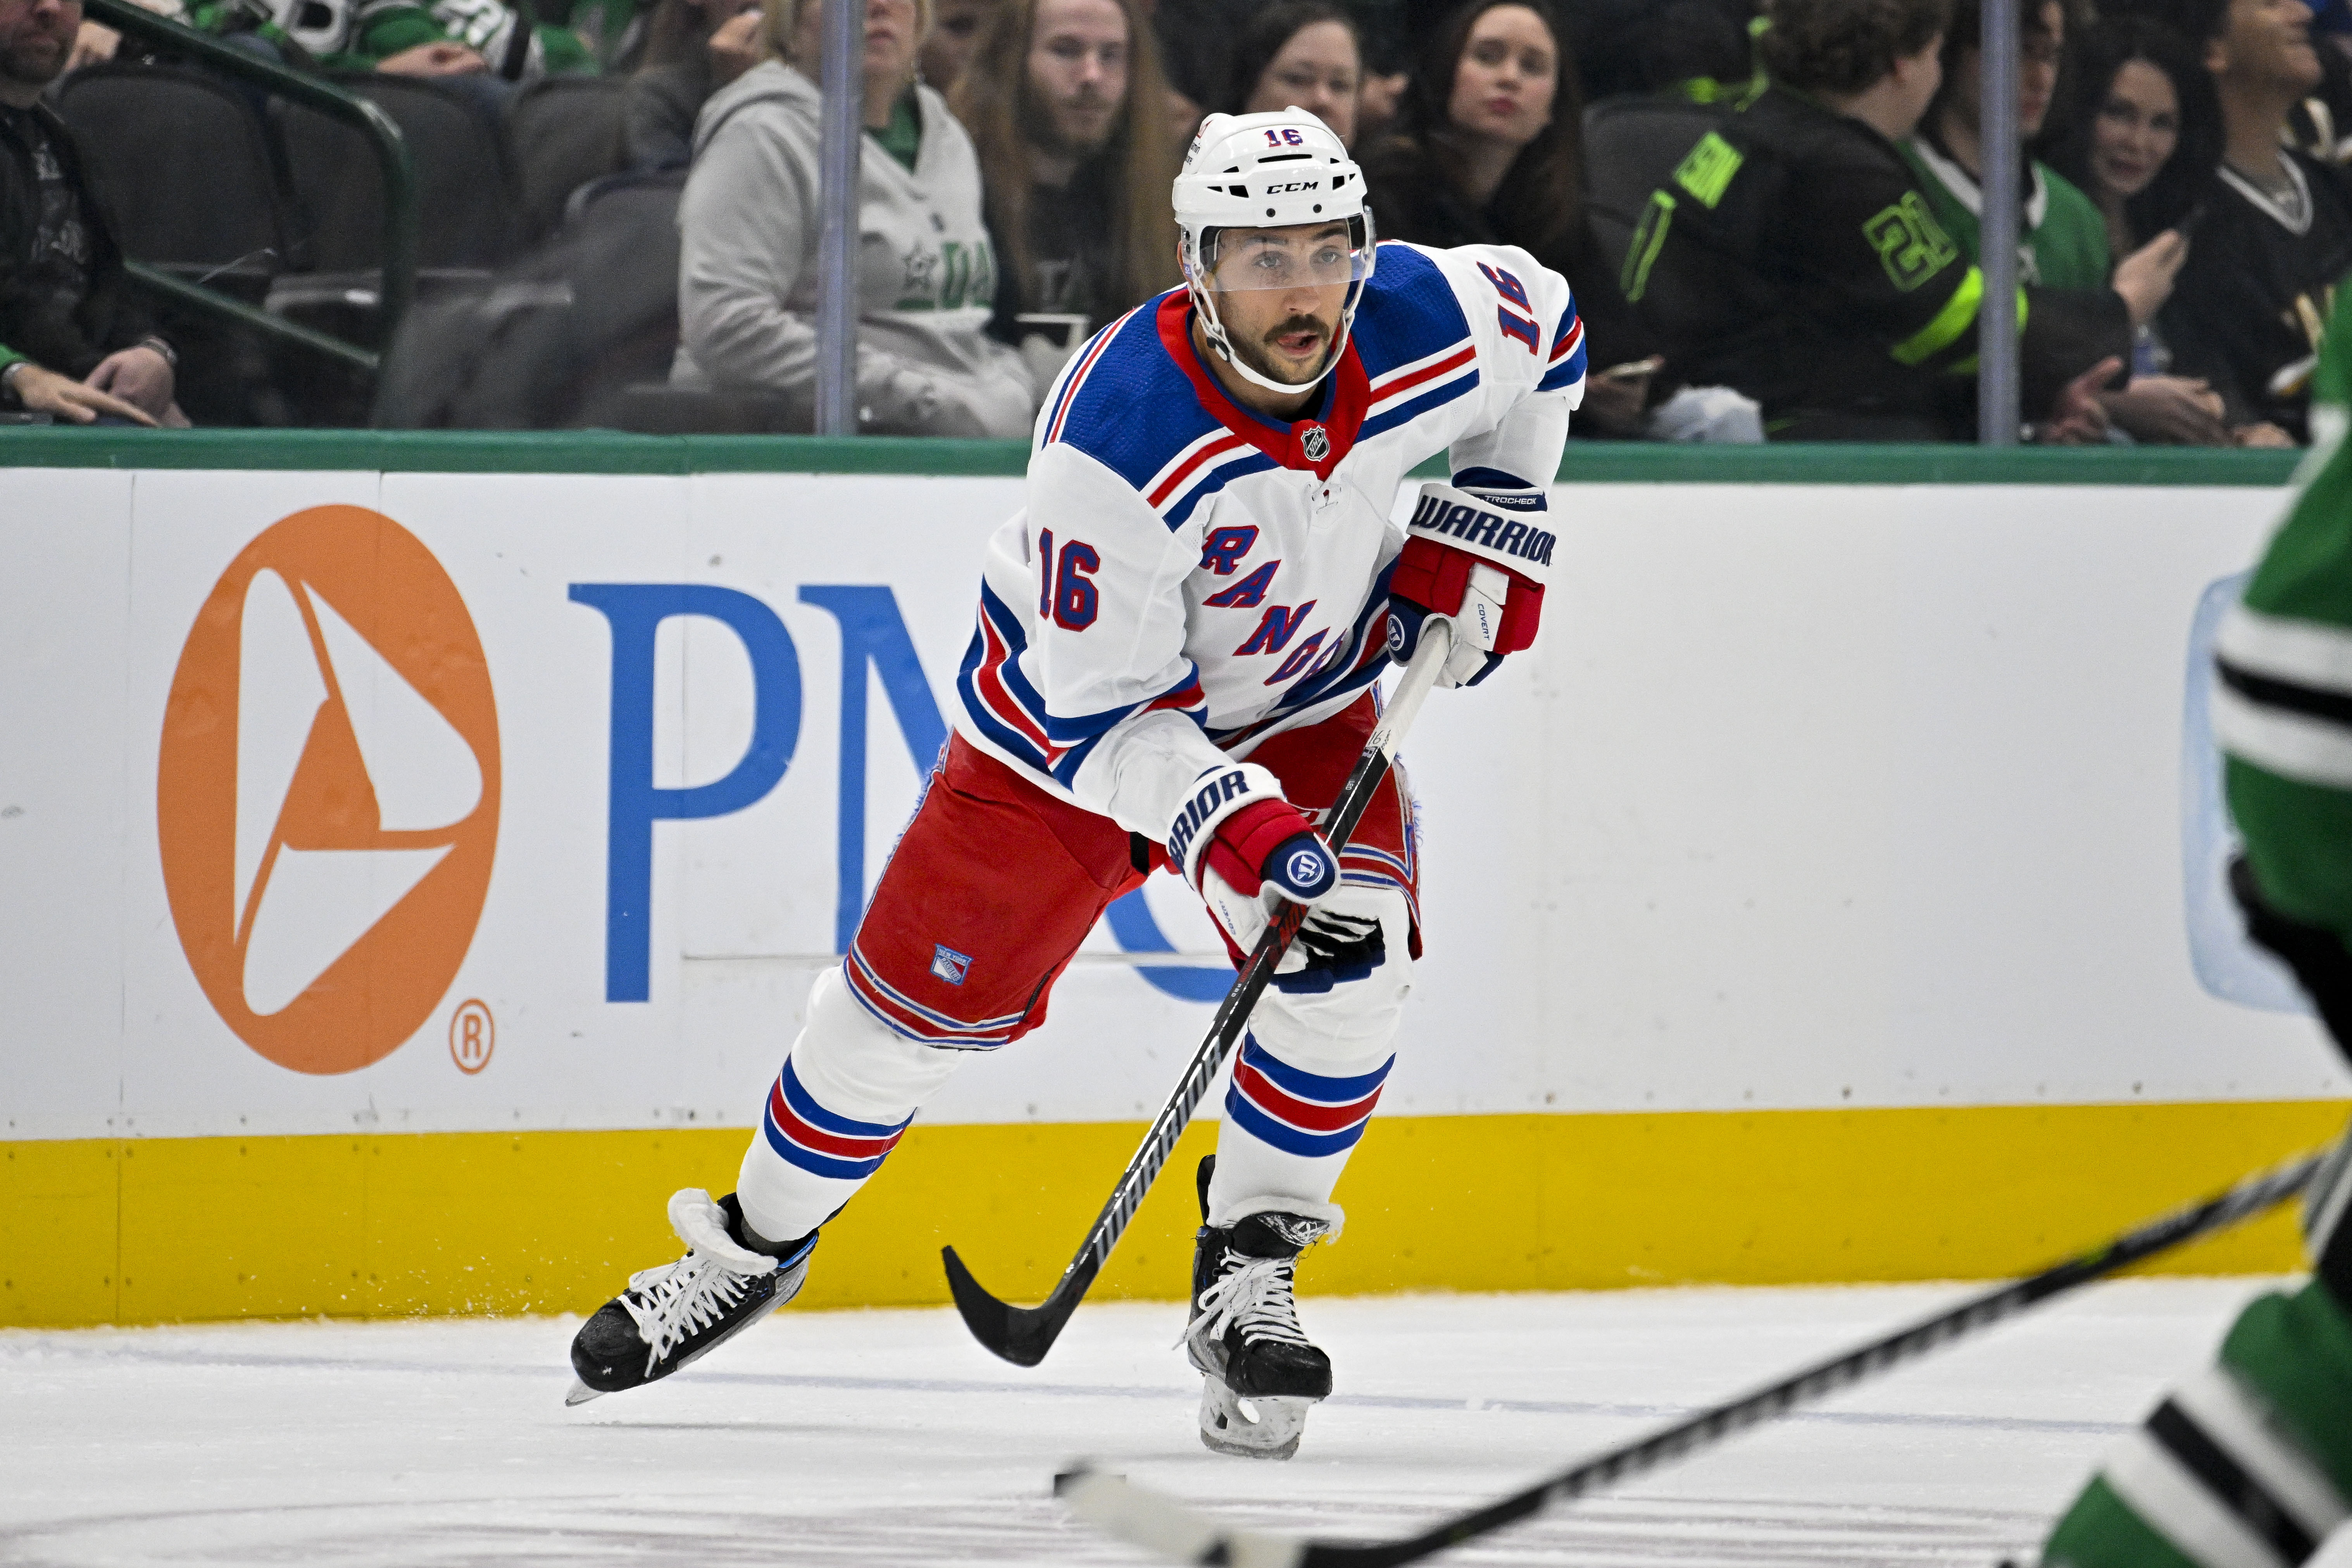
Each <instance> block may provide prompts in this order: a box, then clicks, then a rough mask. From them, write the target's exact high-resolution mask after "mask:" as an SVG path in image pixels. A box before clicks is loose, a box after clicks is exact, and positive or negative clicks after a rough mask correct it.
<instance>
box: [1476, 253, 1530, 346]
mask: <svg viewBox="0 0 2352 1568" xmlns="http://www.w3.org/2000/svg"><path fill="white" fill-rule="evenodd" d="M1478 270H1479V271H1481V272H1483V273H1485V274H1486V281H1487V282H1489V283H1492V284H1493V285H1494V286H1495V292H1496V293H1497V294H1500V295H1501V296H1502V297H1503V298H1504V299H1506V300H1509V301H1510V302H1511V303H1512V304H1514V305H1517V307H1518V308H1519V309H1520V310H1525V311H1527V312H1528V313H1527V314H1526V315H1524V316H1522V315H1518V314H1517V313H1515V312H1513V311H1512V310H1508V309H1507V308H1506V307H1504V306H1501V305H1497V306H1496V307H1495V319H1496V321H1500V322H1501V323H1502V327H1503V331H1506V332H1507V333H1509V334H1510V335H1511V336H1512V337H1515V338H1517V339H1518V340H1519V342H1523V343H1525V344H1527V345H1528V353H1538V352H1540V351H1539V349H1538V344H1539V343H1541V342H1542V341H1543V332H1542V331H1541V329H1539V328H1538V327H1537V325H1536V323H1535V321H1534V316H1535V309H1536V308H1535V304H1534V302H1533V301H1531V300H1528V286H1527V285H1526V284H1524V283H1522V282H1520V281H1519V280H1518V279H1517V278H1515V277H1513V276H1512V275H1511V274H1510V272H1509V271H1507V269H1505V268H1500V267H1489V266H1487V265H1486V263H1485V262H1483V261H1482V262H1480V263H1478Z"/></svg>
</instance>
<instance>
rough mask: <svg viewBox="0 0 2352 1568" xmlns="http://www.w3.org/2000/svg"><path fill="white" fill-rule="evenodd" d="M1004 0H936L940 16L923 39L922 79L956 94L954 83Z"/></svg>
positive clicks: (945, 92) (940, 90) (948, 95)
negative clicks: (928, 35) (929, 33)
mask: <svg viewBox="0 0 2352 1568" xmlns="http://www.w3.org/2000/svg"><path fill="white" fill-rule="evenodd" d="M1003 3H1004V0H937V5H938V10H939V18H938V20H936V21H934V22H933V23H932V24H931V36H930V37H928V38H925V39H924V40H923V54H922V67H923V80H924V82H925V83H926V84H928V85H929V87H930V88H932V89H934V90H935V91H937V92H938V93H940V96H942V97H944V98H947V99H949V100H953V98H954V97H955V89H956V83H958V82H960V81H961V80H962V79H963V73H964V71H965V69H966V68H969V67H970V66H971V57H972V55H973V54H974V53H975V52H976V51H977V50H978V49H979V47H980V40H981V39H982V38H983V37H987V35H988V28H989V24H991V23H992V22H993V21H995V20H996V12H997V8H998V7H999V6H1001V5H1003Z"/></svg>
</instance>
